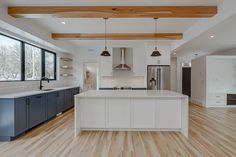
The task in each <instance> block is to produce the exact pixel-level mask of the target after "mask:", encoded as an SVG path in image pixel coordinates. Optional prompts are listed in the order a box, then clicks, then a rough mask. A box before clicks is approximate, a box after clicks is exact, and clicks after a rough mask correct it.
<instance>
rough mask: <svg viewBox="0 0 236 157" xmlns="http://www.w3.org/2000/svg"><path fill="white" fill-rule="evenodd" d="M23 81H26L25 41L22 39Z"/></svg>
mask: <svg viewBox="0 0 236 157" xmlns="http://www.w3.org/2000/svg"><path fill="white" fill-rule="evenodd" d="M21 81H25V43H24V42H23V41H21Z"/></svg>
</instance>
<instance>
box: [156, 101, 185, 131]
mask: <svg viewBox="0 0 236 157" xmlns="http://www.w3.org/2000/svg"><path fill="white" fill-rule="evenodd" d="M156 127H157V128H163V129H171V128H175V129H176V128H181V100H167V99H165V100H160V99H157V100H156Z"/></svg>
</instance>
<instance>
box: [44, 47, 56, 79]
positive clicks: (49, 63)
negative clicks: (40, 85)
mask: <svg viewBox="0 0 236 157" xmlns="http://www.w3.org/2000/svg"><path fill="white" fill-rule="evenodd" d="M45 77H47V78H49V79H51V80H55V79H56V55H55V54H54V53H51V52H47V51H45Z"/></svg>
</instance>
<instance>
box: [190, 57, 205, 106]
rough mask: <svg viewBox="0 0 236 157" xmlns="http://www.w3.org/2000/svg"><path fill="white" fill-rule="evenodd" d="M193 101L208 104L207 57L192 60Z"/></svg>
mask: <svg viewBox="0 0 236 157" xmlns="http://www.w3.org/2000/svg"><path fill="white" fill-rule="evenodd" d="M191 101H192V102H193V103H196V104H199V105H205V104H206V57H205V56H203V57H199V58H197V59H194V60H192V69H191Z"/></svg>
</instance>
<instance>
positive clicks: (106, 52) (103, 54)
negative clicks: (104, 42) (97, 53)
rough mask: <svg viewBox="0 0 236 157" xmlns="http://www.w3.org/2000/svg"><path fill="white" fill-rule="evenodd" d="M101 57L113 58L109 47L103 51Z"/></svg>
mask: <svg viewBox="0 0 236 157" xmlns="http://www.w3.org/2000/svg"><path fill="white" fill-rule="evenodd" d="M101 56H111V54H110V53H109V52H108V50H107V47H105V49H104V50H103V51H102V53H101Z"/></svg>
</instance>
